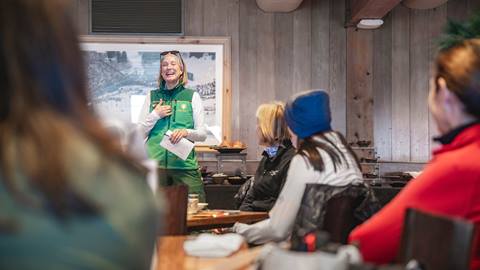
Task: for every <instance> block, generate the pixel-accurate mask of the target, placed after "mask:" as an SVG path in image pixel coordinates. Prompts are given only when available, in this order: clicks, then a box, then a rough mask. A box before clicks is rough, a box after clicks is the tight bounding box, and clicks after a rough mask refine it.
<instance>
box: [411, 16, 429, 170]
mask: <svg viewBox="0 0 480 270" xmlns="http://www.w3.org/2000/svg"><path fill="white" fill-rule="evenodd" d="M428 12H429V11H428V10H427V11H426V10H412V12H411V13H410V24H411V26H410V34H411V37H410V124H411V127H412V128H411V130H410V131H411V134H410V139H411V141H410V143H411V144H410V160H411V161H427V160H428V157H429V150H430V146H429V142H430V140H429V137H428V106H427V97H428V79H429V76H430V75H429V67H430V66H429V64H430V59H429V49H428V44H429V37H428V36H429V35H428Z"/></svg>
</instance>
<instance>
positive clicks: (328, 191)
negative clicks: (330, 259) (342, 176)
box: [292, 184, 366, 244]
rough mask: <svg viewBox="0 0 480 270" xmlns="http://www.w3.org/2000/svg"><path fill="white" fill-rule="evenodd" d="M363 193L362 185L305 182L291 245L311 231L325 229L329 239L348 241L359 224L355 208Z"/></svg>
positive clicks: (338, 241) (364, 189)
mask: <svg viewBox="0 0 480 270" xmlns="http://www.w3.org/2000/svg"><path fill="white" fill-rule="evenodd" d="M365 196H366V188H365V187H364V186H352V185H350V186H341V187H338V186H329V185H324V184H307V185H306V187H305V192H304V194H303V198H302V203H301V205H300V209H299V211H298V214H297V217H296V220H295V224H294V226H293V231H292V244H293V243H297V242H301V238H302V237H303V236H304V235H305V234H307V233H309V232H313V231H320V230H321V231H326V232H328V233H329V240H330V241H332V242H337V243H342V244H345V243H347V238H348V234H349V233H350V231H351V230H352V229H353V228H354V226H355V225H357V224H358V223H359V220H358V219H357V218H356V216H355V211H356V209H358V206H359V205H360V203H361V202H362V201H363V200H364V198H365Z"/></svg>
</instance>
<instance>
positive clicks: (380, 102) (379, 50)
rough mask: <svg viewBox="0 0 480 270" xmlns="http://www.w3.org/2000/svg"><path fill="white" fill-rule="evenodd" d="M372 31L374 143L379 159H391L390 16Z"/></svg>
mask: <svg viewBox="0 0 480 270" xmlns="http://www.w3.org/2000/svg"><path fill="white" fill-rule="evenodd" d="M384 21H385V22H384V24H383V26H382V27H381V28H380V29H377V30H375V31H374V32H373V44H374V52H375V53H374V55H373V99H374V102H375V104H374V105H375V106H374V119H373V121H374V132H373V135H374V145H375V149H376V151H377V155H378V156H379V157H380V159H381V160H391V159H392V18H391V16H387V17H385V18H384Z"/></svg>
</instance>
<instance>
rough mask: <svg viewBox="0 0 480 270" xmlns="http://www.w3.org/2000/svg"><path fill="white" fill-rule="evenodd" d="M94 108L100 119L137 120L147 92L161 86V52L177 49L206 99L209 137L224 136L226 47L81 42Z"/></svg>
mask: <svg viewBox="0 0 480 270" xmlns="http://www.w3.org/2000/svg"><path fill="white" fill-rule="evenodd" d="M81 46H82V50H83V52H84V57H85V62H86V66H87V74H88V79H89V83H88V85H89V90H90V94H91V102H92V106H93V107H94V108H95V110H96V112H97V113H98V114H99V116H100V117H102V118H105V119H108V118H115V119H118V120H121V121H123V122H133V123H136V122H137V121H138V120H139V112H140V109H141V107H142V105H143V103H144V101H145V95H146V94H147V93H148V92H149V91H151V90H154V89H157V88H158V74H159V68H160V53H161V52H162V51H167V50H178V51H180V53H181V56H182V58H183V60H184V62H185V65H186V66H187V74H188V84H187V87H188V88H191V89H193V90H195V91H197V92H198V93H199V94H200V96H201V97H202V101H203V106H204V109H205V123H206V125H207V130H208V137H207V140H206V141H205V142H204V143H201V144H202V145H215V144H218V143H219V142H221V138H222V127H221V124H222V90H223V88H222V84H223V70H222V67H223V48H222V46H221V45H191V44H132V43H82V44H81Z"/></svg>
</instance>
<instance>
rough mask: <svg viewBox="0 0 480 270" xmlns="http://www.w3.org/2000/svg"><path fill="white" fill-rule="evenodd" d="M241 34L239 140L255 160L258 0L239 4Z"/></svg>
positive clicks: (256, 143)
mask: <svg viewBox="0 0 480 270" xmlns="http://www.w3.org/2000/svg"><path fill="white" fill-rule="evenodd" d="M239 4H240V18H242V20H241V22H240V25H239V26H240V35H239V38H240V40H239V49H240V51H239V56H240V58H239V61H240V63H239V64H240V67H243V68H242V69H240V72H239V74H240V82H241V86H240V89H239V91H240V98H239V100H238V102H239V106H240V107H239V111H238V114H239V121H240V127H241V128H240V130H239V137H240V138H241V139H242V140H244V141H246V143H247V145H248V146H249V149H248V154H249V156H251V157H253V156H256V153H257V146H258V142H257V137H256V127H255V123H256V122H255V110H256V107H257V106H258V98H257V97H258V94H260V93H258V89H257V35H256V33H257V22H256V18H257V10H256V3H255V0H245V1H240V3H239Z"/></svg>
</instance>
